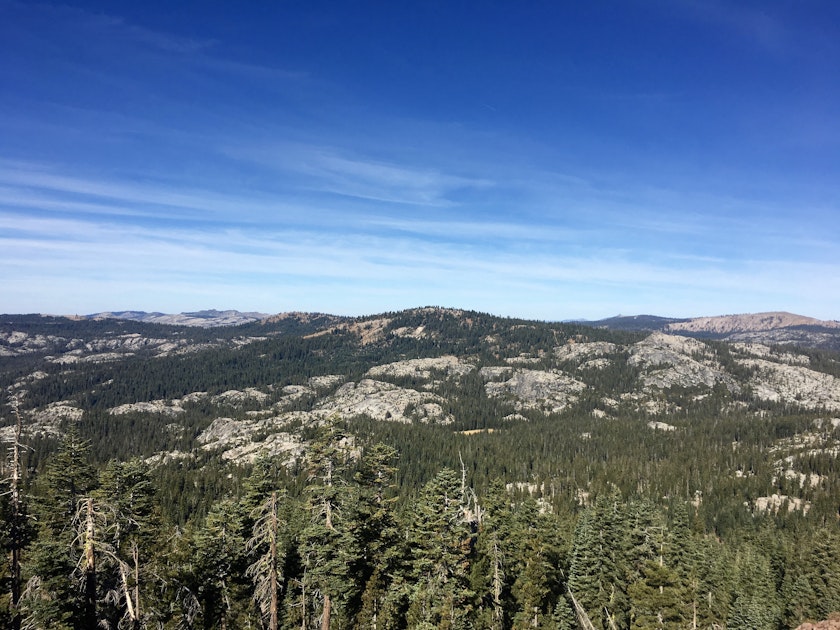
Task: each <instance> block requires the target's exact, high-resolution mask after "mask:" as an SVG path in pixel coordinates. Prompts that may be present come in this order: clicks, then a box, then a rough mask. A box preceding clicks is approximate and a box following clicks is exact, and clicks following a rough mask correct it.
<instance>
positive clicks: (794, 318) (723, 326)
mask: <svg viewBox="0 0 840 630" xmlns="http://www.w3.org/2000/svg"><path fill="white" fill-rule="evenodd" d="M791 326H822V327H824V328H840V322H835V321H822V320H819V319H814V318H813V317H804V316H802V315H794V314H793V313H785V312H773V313H752V314H747V315H721V316H719V317H697V318H695V319H691V320H689V321H687V322H674V323H671V324H668V326H667V327H666V328H667V330H681V331H686V332H695V333H697V332H707V333H716V334H730V333H734V332H740V331H751V332H756V331H766V330H774V329H777V328H789V327H791Z"/></svg>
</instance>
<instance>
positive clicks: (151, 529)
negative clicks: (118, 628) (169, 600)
mask: <svg viewBox="0 0 840 630" xmlns="http://www.w3.org/2000/svg"><path fill="white" fill-rule="evenodd" d="M94 495H95V502H96V503H98V504H99V505H100V506H101V507H100V512H99V513H101V514H102V519H103V524H102V528H103V529H104V530H105V537H106V544H105V546H103V548H104V549H106V550H107V553H106V560H107V561H108V562H109V563H110V565H111V566H110V569H111V575H110V581H109V582H107V583H106V584H105V586H106V588H107V590H108V599H109V601H111V602H113V603H114V604H116V605H115V610H114V612H112V613H109V616H110V615H114V616H116V618H118V619H120V620H121V621H122V623H123V625H125V626H127V627H129V628H139V627H140V626H141V624H142V622H143V619H144V617H145V616H146V609H145V606H146V603H147V602H146V601H144V593H147V592H150V591H152V590H153V586H152V584H151V581H152V579H153V578H152V573H151V571H149V568H150V565H151V561H152V558H153V557H154V556H155V555H156V552H157V551H158V549H157V545H158V541H157V534H158V531H159V530H158V527H159V519H158V515H157V513H156V510H155V501H154V496H155V489H154V487H153V485H152V482H151V478H150V476H149V468H148V465H147V464H145V463H144V462H143V461H141V460H139V459H132V460H129V461H127V462H117V461H112V462H111V463H109V464H108V466H107V467H106V468H105V471H104V472H103V473H102V478H101V487H100V488H99V490H98V491H97V492H96V493H94ZM101 546H102V545H101Z"/></svg>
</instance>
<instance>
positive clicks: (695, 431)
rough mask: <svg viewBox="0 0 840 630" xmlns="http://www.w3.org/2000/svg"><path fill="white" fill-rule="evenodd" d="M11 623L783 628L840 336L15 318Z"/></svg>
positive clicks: (830, 578)
mask: <svg viewBox="0 0 840 630" xmlns="http://www.w3.org/2000/svg"><path fill="white" fill-rule="evenodd" d="M0 387H2V389H3V391H4V400H3V407H2V417H3V425H5V426H3V427H2V428H0V437H2V439H3V440H4V441H5V442H6V443H7V444H8V446H9V447H10V450H9V453H10V457H9V458H8V460H7V461H5V462H4V470H3V474H2V476H3V477H4V478H6V481H5V484H6V489H5V493H4V494H3V496H2V498H0V501H2V504H0V509H2V511H3V516H4V523H5V528H4V530H3V532H2V537H3V538H2V540H3V545H4V547H5V549H6V550H7V551H8V554H6V555H5V556H4V558H5V562H6V564H5V565H4V566H3V567H2V568H3V592H4V598H3V600H2V612H0V615H2V617H0V625H2V626H3V627H31V628H91V627H94V626H96V625H97V624H103V625H104V626H108V627H127V628H158V627H162V628H248V627H251V628H260V627H265V628H327V627H331V628H351V627H365V628H535V627H536V628H577V627H591V626H587V625H586V624H592V626H594V627H596V628H603V629H607V628H612V627H616V628H721V627H728V628H762V629H763V628H789V627H796V626H797V625H798V624H799V623H801V622H803V621H805V620H808V619H811V620H817V619H824V618H826V617H827V616H828V615H829V614H830V613H832V612H835V611H840V568H838V567H840V530H838V526H839V525H838V517H840V512H839V511H838V510H840V476H838V469H837V465H838V464H837V457H838V454H840V356H838V355H837V354H835V353H833V352H831V351H830V350H825V349H813V348H808V347H802V346H791V345H788V346H771V345H764V344H760V343H755V342H735V343H728V342H724V341H720V340H714V339H693V338H690V337H686V336H678V335H674V334H665V333H662V332H654V333H649V332H634V331H610V330H607V329H603V328H591V327H587V326H584V325H579V324H549V323H543V322H533V321H523V320H512V319H505V318H498V317H494V316H490V315H486V314H482V313H475V312H469V311H458V310H451V309H439V308H423V309H414V310H410V311H404V312H399V313H385V314H382V315H378V316H374V317H367V318H340V317H332V316H327V315H307V314H292V315H287V316H282V317H275V318H270V319H268V320H263V321H262V322H256V323H249V324H245V325H243V326H236V327H226V328H213V329H198V328H188V327H174V326H163V325H155V324H148V323H141V322H133V321H126V320H98V321H90V320H80V321H75V320H68V319H64V318H46V317H41V316H2V321H0Z"/></svg>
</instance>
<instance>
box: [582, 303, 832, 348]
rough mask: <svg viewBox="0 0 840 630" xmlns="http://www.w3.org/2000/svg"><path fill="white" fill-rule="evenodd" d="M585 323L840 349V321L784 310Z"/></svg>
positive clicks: (623, 318)
mask: <svg viewBox="0 0 840 630" xmlns="http://www.w3.org/2000/svg"><path fill="white" fill-rule="evenodd" d="M586 323H587V325H589V326H596V327H600V328H608V329H610V330H640V331H646V330H649V331H654V332H656V331H659V332H666V333H671V334H677V335H684V336H688V337H705V338H712V339H720V340H723V341H739V342H753V343H764V344H771V345H772V344H775V345H785V344H792V345H798V346H804V347H811V348H824V349H832V350H838V349H840V322H838V321H834V320H820V319H816V318H813V317H806V316H804V315H796V314H794V313H787V312H783V311H773V312H767V313H746V314H741V315H719V316H715V317H695V318H686V319H676V318H669V317H658V316H655V315H636V316H624V315H618V316H616V317H609V318H607V319H602V320H598V321H592V322H586Z"/></svg>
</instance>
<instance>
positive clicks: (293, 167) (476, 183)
mask: <svg viewBox="0 0 840 630" xmlns="http://www.w3.org/2000/svg"><path fill="white" fill-rule="evenodd" d="M225 152H226V153H227V154H228V155H230V156H231V157H234V158H237V159H240V160H246V161H248V162H251V163H254V164H257V165H259V166H261V167H263V168H266V169H271V170H275V171H278V172H280V173H284V174H286V175H287V176H298V177H299V176H303V177H304V179H303V183H302V184H301V186H303V187H305V188H308V189H310V190H313V191H319V192H328V193H334V194H337V195H343V196H347V197H356V198H360V199H368V200H371V201H381V202H390V203H403V204H412V205H423V206H448V205H451V204H452V203H453V201H452V199H451V198H450V194H451V193H454V192H457V191H460V190H463V189H481V188H489V187H491V186H492V185H493V182H491V181H489V180H487V179H483V178H475V177H467V176H461V175H454V174H449V173H444V172H441V171H439V170H436V169H430V168H423V167H412V166H406V165H402V164H394V163H390V162H386V161H378V160H372V159H369V158H366V157H360V156H356V155H352V154H348V153H347V152H345V151H341V150H339V149H336V148H332V147H327V146H317V145H304V144H292V143H283V144H277V145H273V146H267V147H266V146H262V147H259V146H258V147H230V148H228V149H225Z"/></svg>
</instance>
